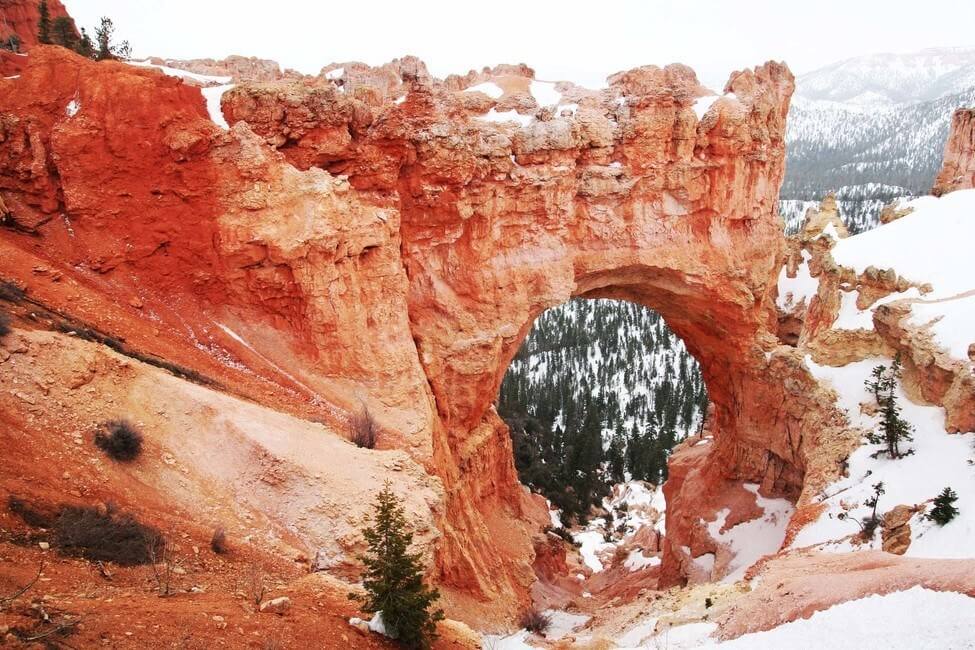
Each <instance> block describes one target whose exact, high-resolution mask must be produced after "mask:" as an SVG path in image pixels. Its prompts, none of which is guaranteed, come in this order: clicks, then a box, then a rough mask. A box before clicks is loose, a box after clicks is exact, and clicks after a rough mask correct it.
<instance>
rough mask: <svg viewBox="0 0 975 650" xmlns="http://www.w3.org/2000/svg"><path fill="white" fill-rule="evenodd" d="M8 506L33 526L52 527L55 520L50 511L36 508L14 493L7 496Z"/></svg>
mask: <svg viewBox="0 0 975 650" xmlns="http://www.w3.org/2000/svg"><path fill="white" fill-rule="evenodd" d="M7 508H8V509H9V510H10V512H12V513H14V514H15V515H17V516H18V517H20V518H21V519H23V521H24V523H25V524H27V525H28V526H31V527H32V528H50V527H51V526H52V524H53V521H54V519H53V517H52V515H50V514H49V513H46V512H42V511H40V510H36V509H35V508H34V507H33V506H32V505H30V504H29V503H27V502H26V501H24V500H23V499H21V498H19V497H15V496H14V495H12V494H11V495H10V496H9V497H7Z"/></svg>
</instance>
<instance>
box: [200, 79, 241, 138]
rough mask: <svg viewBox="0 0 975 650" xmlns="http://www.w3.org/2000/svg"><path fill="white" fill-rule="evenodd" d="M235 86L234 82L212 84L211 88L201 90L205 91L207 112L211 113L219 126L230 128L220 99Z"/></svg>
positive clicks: (211, 116)
mask: <svg viewBox="0 0 975 650" xmlns="http://www.w3.org/2000/svg"><path fill="white" fill-rule="evenodd" d="M233 87H234V84H227V85H225V86H211V87H209V88H201V89H200V92H202V93H203V98H204V99H205V100H206V103H207V113H209V114H210V119H211V120H213V123H214V124H216V125H217V126H220V127H223V128H225V129H229V128H230V125H229V124H227V119H226V118H225V117H224V116H223V111H222V110H221V109H220V100H221V98H223V94H224V93H225V92H227V91H228V90H230V89H231V88H233Z"/></svg>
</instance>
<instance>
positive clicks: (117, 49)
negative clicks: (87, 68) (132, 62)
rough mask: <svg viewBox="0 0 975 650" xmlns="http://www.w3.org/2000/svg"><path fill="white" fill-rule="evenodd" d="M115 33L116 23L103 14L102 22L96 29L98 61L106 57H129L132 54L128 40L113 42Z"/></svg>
mask: <svg viewBox="0 0 975 650" xmlns="http://www.w3.org/2000/svg"><path fill="white" fill-rule="evenodd" d="M114 34H115V24H114V23H112V19H111V18H108V17H105V16H102V19H101V23H100V24H99V25H98V27H97V28H96V29H95V45H96V47H97V49H95V53H94V58H95V59H96V60H98V61H104V60H106V59H127V58H129V55H130V54H131V48H130V47H129V42H128V41H122V43H121V44H119V45H115V44H113V43H112V36H113V35H114Z"/></svg>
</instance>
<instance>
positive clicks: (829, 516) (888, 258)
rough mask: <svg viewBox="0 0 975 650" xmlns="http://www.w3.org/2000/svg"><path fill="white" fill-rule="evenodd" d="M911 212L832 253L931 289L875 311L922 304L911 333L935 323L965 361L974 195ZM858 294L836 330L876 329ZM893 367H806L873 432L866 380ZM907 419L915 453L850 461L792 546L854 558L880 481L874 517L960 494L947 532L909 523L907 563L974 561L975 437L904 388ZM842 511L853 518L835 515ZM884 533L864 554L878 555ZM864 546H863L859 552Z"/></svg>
mask: <svg viewBox="0 0 975 650" xmlns="http://www.w3.org/2000/svg"><path fill="white" fill-rule="evenodd" d="M901 207H911V208H913V210H914V212H912V213H911V214H909V215H907V216H905V217H902V218H901V219H899V220H897V221H894V222H892V223H890V224H887V225H885V226H882V227H880V228H877V229H875V230H871V231H869V232H866V233H863V234H860V235H857V236H855V237H850V238H848V239H844V240H840V241H838V242H837V243H836V245H835V246H834V248H833V250H832V255H833V258H834V259H835V260H836V262H837V263H839V264H841V265H843V266H847V267H851V268H854V269H856V270H857V272H863V271H864V270H865V269H866V268H867V267H868V266H871V265H873V266H876V267H877V268H880V269H886V268H893V269H894V270H895V271H896V272H897V273H898V275H900V276H901V277H905V278H907V279H908V280H910V281H912V282H916V283H918V284H928V285H930V289H931V291H929V292H927V293H925V294H923V297H920V298H919V296H921V294H920V292H918V290H917V289H911V290H909V291H907V292H904V293H902V294H895V295H894V296H890V297H888V298H885V299H883V300H881V301H878V303H877V305H879V304H883V303H885V302H890V301H891V300H896V299H900V298H911V299H914V300H916V302H913V303H912V306H911V315H910V316H909V317H908V320H909V322H910V323H911V324H914V325H924V324H930V328H931V330H930V331H931V333H932V335H933V338H934V340H935V342H936V344H939V345H940V346H942V347H943V349H944V350H945V351H946V352H948V353H949V354H950V355H951V356H952V357H954V358H955V359H958V360H959V361H961V362H963V363H964V362H966V361H968V346H969V345H970V344H971V343H972V342H975V274H973V273H972V272H971V268H970V264H971V257H970V251H969V249H970V247H971V242H972V241H975V190H965V191H959V192H952V193H950V194H948V195H946V196H944V197H941V198H935V197H930V196H927V197H922V198H919V199H914V200H912V201H909V202H907V203H905V204H903V205H902V206H901ZM855 297H856V293H855V292H850V293H848V294H844V295H843V296H842V303H841V309H840V315H839V318H838V320H837V323H836V324H834V327H838V328H847V329H854V328H857V327H860V328H865V329H869V328H872V325H873V323H872V315H871V312H872V309H873V308H876V306H877V305H874V306H872V308H871V309H868V310H863V311H860V310H857V309H856V306H855V304H854V301H855ZM890 363H891V360H890V359H882V358H874V359H865V360H863V361H859V362H855V363H850V364H847V365H845V366H842V367H837V368H833V367H828V366H820V365H817V364H816V363H815V362H813V360H812V359H811V358H810V357H807V358H806V365H807V367H809V369H810V370H811V371H812V373H813V375H814V376H816V377H817V378H819V379H821V380H823V382H824V383H826V384H827V385H830V386H832V387H833V388H834V389H835V390H836V393H837V395H838V398H839V405H840V406H841V407H842V408H843V409H844V410H845V411H846V413H847V417H848V418H849V420H850V422H851V424H853V425H854V426H858V427H862V428H864V429H869V430H875V429H876V428H877V426H878V424H879V418H878V417H876V416H870V415H866V414H864V413H862V412H861V404H871V403H872V402H873V400H872V398H871V396H870V395H869V394H868V392H867V390H866V388H865V387H864V381H865V380H866V379H867V378H868V377H869V375H870V371H871V370H872V369H873V368H874V367H875V366H877V365H880V364H883V365H887V366H889V365H890ZM898 404H899V405H900V406H901V408H902V409H903V413H902V415H903V416H904V417H905V418H906V419H907V420H908V421H909V422H910V423H911V424H912V425H913V426H914V428H915V433H914V440H913V442H912V443H909V444H908V445H907V447H908V448H910V449H913V450H914V454H913V455H911V456H907V457H904V458H900V459H896V460H892V459H889V458H887V457H886V456H885V455H880V456H878V457H876V458H873V457H872V456H873V455H875V454H876V453H877V452H878V451H879V450H880V449H881V446H880V445H874V444H867V443H865V444H864V445H863V446H861V447H860V448H859V449H857V450H856V451H855V452H854V453H853V454H852V455H851V456H850V458H849V461H848V462H849V470H848V475H847V477H846V478H844V479H842V480H840V481H837V482H836V483H834V484H833V485H831V486H829V487H828V488H827V489H826V490H825V493H824V494H823V495H822V500H823V502H825V503H826V504H827V509H826V511H825V512H824V513H823V515H822V516H820V518H819V520H818V521H816V522H814V523H813V524H811V525H809V526H806V527H805V528H804V529H803V530H802V531H800V533H799V535H798V536H797V537H796V539H795V540H794V542H793V546H794V547H803V546H809V545H814V544H816V545H821V546H822V548H823V549H825V550H836V551H849V550H853V548H854V547H853V546H852V545H851V541H850V540H849V539H845V538H847V537H848V536H850V535H852V534H853V533H857V532H858V531H859V527H858V526H857V524H856V523H855V522H854V521H851V520H850V519H851V518H852V519H856V520H859V519H861V518H862V517H864V516H866V515H867V514H868V513H869V509H868V508H867V506H866V505H864V501H865V500H866V499H867V498H868V497H870V496H871V495H872V493H873V487H872V486H873V485H874V484H876V483H878V482H881V481H882V482H883V483H884V489H885V490H886V492H885V494H883V495H882V496H881V497H880V505H879V507H878V513H880V514H883V513H884V512H885V511H887V510H889V509H890V508H892V507H894V506H896V505H901V504H903V505H909V506H915V505H923V504H925V503H927V502H929V501H931V500H932V499H934V498H935V497H936V496H937V495H938V494H939V493H940V492H941V490H942V489H944V488H945V487H951V488H952V489H954V490H955V491H956V492H957V493H958V496H959V499H958V501H957V502H956V504H955V506H956V507H957V508H958V509H959V511H960V514H959V516H958V517H956V518H955V519H954V520H953V521H951V522H949V523H948V524H947V525H945V526H944V527H941V526H938V525H936V524H934V523H932V522H930V521H929V520H927V518H926V517H925V516H924V514H923V513H918V514H916V515H915V516H914V517H913V518H912V519H911V521H910V525H911V536H912V542H911V546H910V548H909V549H908V551H907V554H908V555H914V556H919V557H936V558H963V557H972V556H975V550H973V548H972V546H971V540H972V539H975V467H973V463H975V433H972V432H969V433H962V434H948V433H946V431H945V422H944V421H945V413H944V409H942V408H941V407H938V406H924V405H920V404H915V403H913V402H911V401H910V399H909V398H908V397H907V395H906V394H905V393H904V392H903V390H901V389H898ZM841 513H845V514H848V515H849V518H847V519H840V518H838V517H837V515H839V514H841ZM879 545H880V540H879V535H877V538H876V539H874V540H873V541H872V542H871V543H870V544H868V545H866V546H867V547H872V548H877V547H879ZM858 548H864V546H859V547H858Z"/></svg>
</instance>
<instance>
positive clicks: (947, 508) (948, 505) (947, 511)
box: [928, 487, 958, 526]
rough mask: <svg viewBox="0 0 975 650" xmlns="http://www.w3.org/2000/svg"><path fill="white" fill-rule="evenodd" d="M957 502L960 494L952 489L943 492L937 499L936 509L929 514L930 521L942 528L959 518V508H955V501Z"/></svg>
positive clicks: (947, 488) (948, 488) (935, 501)
mask: <svg viewBox="0 0 975 650" xmlns="http://www.w3.org/2000/svg"><path fill="white" fill-rule="evenodd" d="M957 500H958V494H957V493H956V492H955V491H954V490H952V489H951V488H950V487H946V488H945V489H944V490H942V491H941V494H939V495H938V496H937V498H935V500H934V508H932V509H931V512H930V514H928V519H930V520H931V521H934V522H936V523H938V524H939V525H941V526H944V525H945V524H947V523H948V522H949V521H951V520H952V519H954V518H955V517H956V516H958V508H956V507H955V501H957Z"/></svg>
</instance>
